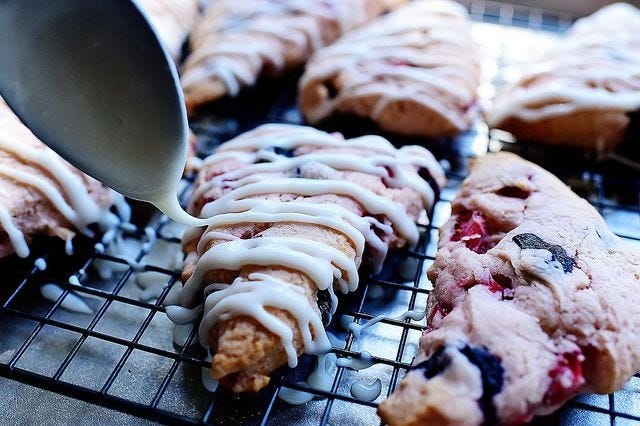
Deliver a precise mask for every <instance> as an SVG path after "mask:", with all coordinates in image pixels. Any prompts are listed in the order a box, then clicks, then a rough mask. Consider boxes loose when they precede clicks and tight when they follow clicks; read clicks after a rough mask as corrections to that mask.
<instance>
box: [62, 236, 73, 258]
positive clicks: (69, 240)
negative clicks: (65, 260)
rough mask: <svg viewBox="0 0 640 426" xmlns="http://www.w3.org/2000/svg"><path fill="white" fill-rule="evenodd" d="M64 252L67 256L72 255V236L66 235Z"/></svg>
mask: <svg viewBox="0 0 640 426" xmlns="http://www.w3.org/2000/svg"><path fill="white" fill-rule="evenodd" d="M64 252H65V253H66V254H67V256H73V237H71V236H70V237H68V238H67V239H66V241H65V243H64Z"/></svg>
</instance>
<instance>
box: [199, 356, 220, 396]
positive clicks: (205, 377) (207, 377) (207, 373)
mask: <svg viewBox="0 0 640 426" xmlns="http://www.w3.org/2000/svg"><path fill="white" fill-rule="evenodd" d="M211 359H212V358H211V354H209V355H208V356H207V359H206V361H207V362H209V363H211ZM202 386H204V388H205V389H206V390H208V391H209V392H211V393H213V392H215V391H216V389H218V381H217V380H216V379H214V378H213V377H211V370H209V369H208V368H206V367H202Z"/></svg>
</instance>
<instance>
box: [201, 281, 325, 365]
mask: <svg viewBox="0 0 640 426" xmlns="http://www.w3.org/2000/svg"><path fill="white" fill-rule="evenodd" d="M266 307H271V308H277V309H281V310H284V311H287V312H290V313H292V314H293V316H294V317H295V318H296V321H297V325H298V330H300V333H301V336H302V340H303V342H304V350H305V352H307V353H323V352H327V351H328V350H329V349H331V343H330V342H329V338H328V337H327V335H326V332H325V331H324V326H323V324H322V319H321V318H320V315H319V313H318V312H316V311H315V310H313V309H309V307H308V302H307V298H306V296H305V294H304V289H303V288H301V287H297V286H295V285H293V284H289V283H287V282H284V281H282V280H279V279H276V278H274V277H271V276H269V275H266V274H259V273H254V274H251V275H249V277H248V280H244V279H241V278H238V279H236V280H235V281H234V282H233V283H232V284H231V285H228V286H227V287H225V288H224V289H223V290H219V291H216V292H214V293H212V294H211V295H209V297H207V301H206V302H205V307H204V309H205V312H206V315H205V317H204V319H203V320H202V323H201V324H200V342H201V343H202V344H203V346H208V341H207V340H208V338H207V334H208V333H209V330H211V328H212V327H213V326H214V325H215V323H216V322H218V321H226V320H229V319H231V318H233V317H236V316H241V315H248V316H252V317H253V318H255V319H256V320H257V321H258V322H259V323H260V324H262V325H263V326H264V327H265V328H266V329H267V330H269V331H271V332H272V333H273V334H275V335H277V336H279V337H280V340H281V341H282V345H283V347H284V348H285V350H286V352H287V358H288V364H289V367H295V366H296V365H298V354H297V352H296V348H295V347H294V345H293V337H294V334H293V331H292V330H291V328H290V327H289V325H288V324H286V323H284V322H283V321H282V320H280V319H279V318H278V317H277V316H275V315H273V314H271V313H269V312H268V311H267V310H266V309H265V308H266Z"/></svg>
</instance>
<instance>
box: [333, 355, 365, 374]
mask: <svg viewBox="0 0 640 426" xmlns="http://www.w3.org/2000/svg"><path fill="white" fill-rule="evenodd" d="M373 364H374V361H373V358H372V357H371V354H370V353H369V352H367V351H362V352H361V353H360V356H359V358H357V359H356V358H352V357H344V358H338V360H337V361H336V365H337V366H338V367H344V368H349V369H351V370H356V371H359V370H365V369H367V368H369V367H371V366H372V365H373Z"/></svg>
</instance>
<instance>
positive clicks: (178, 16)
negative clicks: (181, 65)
mask: <svg viewBox="0 0 640 426" xmlns="http://www.w3.org/2000/svg"><path fill="white" fill-rule="evenodd" d="M138 3H139V4H140V6H142V8H143V9H144V10H145V12H147V14H148V15H149V18H150V19H151V22H152V23H153V25H154V26H155V28H156V30H157V31H158V35H159V36H160V39H161V40H162V42H163V43H164V45H165V46H166V48H167V50H168V51H169V53H170V54H171V56H173V59H175V60H176V61H178V60H179V59H180V56H181V53H182V45H183V44H184V42H185V40H186V39H187V36H188V35H189V32H190V31H191V29H192V28H193V26H194V25H195V23H196V20H197V18H198V13H199V11H200V9H199V4H198V3H199V2H198V0H138Z"/></svg>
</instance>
